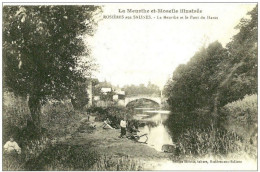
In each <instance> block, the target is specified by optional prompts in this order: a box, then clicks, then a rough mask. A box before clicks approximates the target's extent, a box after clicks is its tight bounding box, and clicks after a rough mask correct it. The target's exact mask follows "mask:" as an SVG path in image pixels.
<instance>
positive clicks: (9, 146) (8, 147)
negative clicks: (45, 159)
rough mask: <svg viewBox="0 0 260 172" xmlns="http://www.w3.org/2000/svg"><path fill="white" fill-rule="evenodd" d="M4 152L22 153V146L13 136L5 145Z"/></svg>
mask: <svg viewBox="0 0 260 172" xmlns="http://www.w3.org/2000/svg"><path fill="white" fill-rule="evenodd" d="M4 153H7V154H9V153H18V154H21V148H20V147H19V146H18V144H17V143H16V142H15V141H14V138H13V137H10V140H9V141H8V142H6V143H5V145H4Z"/></svg>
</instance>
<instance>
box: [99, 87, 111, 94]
mask: <svg viewBox="0 0 260 172" xmlns="http://www.w3.org/2000/svg"><path fill="white" fill-rule="evenodd" d="M101 92H102V93H103V94H107V93H109V92H112V88H101Z"/></svg>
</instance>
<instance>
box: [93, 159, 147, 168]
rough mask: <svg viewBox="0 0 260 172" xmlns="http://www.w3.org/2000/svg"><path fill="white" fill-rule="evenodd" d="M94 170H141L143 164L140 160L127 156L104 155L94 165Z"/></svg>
mask: <svg viewBox="0 0 260 172" xmlns="http://www.w3.org/2000/svg"><path fill="white" fill-rule="evenodd" d="M91 170H93V171H140V170H143V164H142V163H141V162H140V161H138V160H133V159H132V158H129V157H127V156H123V157H113V156H106V155H103V156H101V157H100V158H99V160H98V161H97V162H96V163H95V164H94V165H93V166H92V168H91Z"/></svg>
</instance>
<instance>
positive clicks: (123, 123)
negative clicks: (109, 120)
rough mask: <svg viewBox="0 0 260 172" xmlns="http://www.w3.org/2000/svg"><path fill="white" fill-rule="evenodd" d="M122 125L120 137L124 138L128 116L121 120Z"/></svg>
mask: <svg viewBox="0 0 260 172" xmlns="http://www.w3.org/2000/svg"><path fill="white" fill-rule="evenodd" d="M120 127H121V135H120V137H121V138H122V137H124V136H125V135H126V117H125V118H124V119H122V120H121V121H120Z"/></svg>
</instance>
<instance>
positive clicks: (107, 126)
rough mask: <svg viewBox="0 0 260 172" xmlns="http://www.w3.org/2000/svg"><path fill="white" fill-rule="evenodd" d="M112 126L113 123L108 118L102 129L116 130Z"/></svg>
mask: <svg viewBox="0 0 260 172" xmlns="http://www.w3.org/2000/svg"><path fill="white" fill-rule="evenodd" d="M110 124H111V121H110V120H109V118H107V119H106V120H105V121H104V123H103V125H102V127H103V128H104V129H114V128H113V127H111V125H110Z"/></svg>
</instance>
